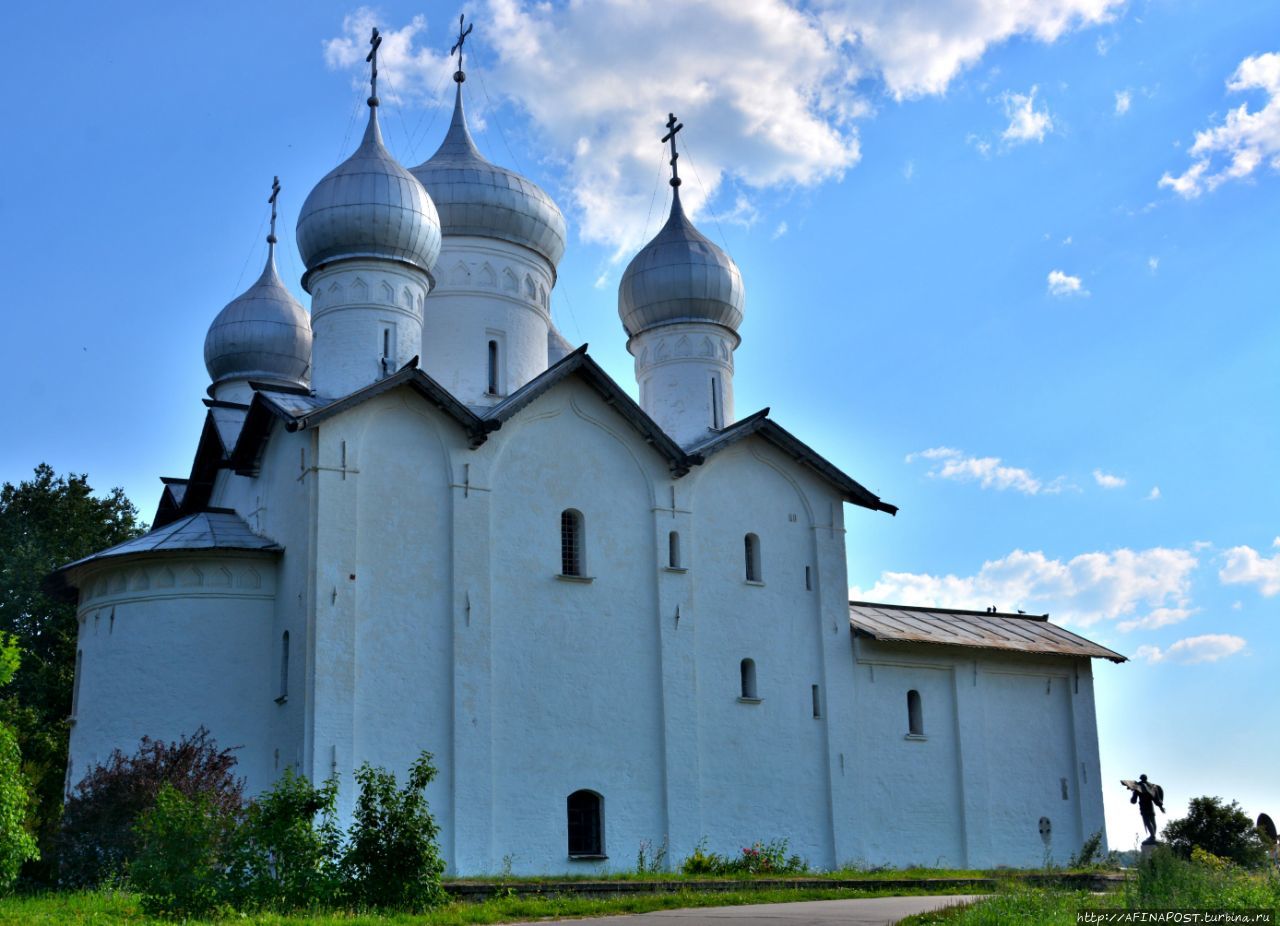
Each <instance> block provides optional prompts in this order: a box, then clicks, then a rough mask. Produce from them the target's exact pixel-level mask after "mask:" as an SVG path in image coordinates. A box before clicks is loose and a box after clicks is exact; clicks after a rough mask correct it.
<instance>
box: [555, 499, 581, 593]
mask: <svg viewBox="0 0 1280 926" xmlns="http://www.w3.org/2000/svg"><path fill="white" fill-rule="evenodd" d="M583 560H584V557H583V527H582V512H581V511H575V510H574V509H572V508H566V509H565V510H564V511H562V512H560V574H561V575H566V576H582V575H586V570H585V563H584V562H583Z"/></svg>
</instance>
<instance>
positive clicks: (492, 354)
mask: <svg viewBox="0 0 1280 926" xmlns="http://www.w3.org/2000/svg"><path fill="white" fill-rule="evenodd" d="M498 386H499V383H498V342H497V341H490V342H489V395H498V394H499V393H498Z"/></svg>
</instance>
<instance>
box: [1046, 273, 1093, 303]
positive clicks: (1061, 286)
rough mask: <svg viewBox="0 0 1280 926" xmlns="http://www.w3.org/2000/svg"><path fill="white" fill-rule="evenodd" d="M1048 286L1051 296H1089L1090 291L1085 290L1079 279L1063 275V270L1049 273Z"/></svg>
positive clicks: (1066, 274) (1067, 274)
mask: <svg viewBox="0 0 1280 926" xmlns="http://www.w3.org/2000/svg"><path fill="white" fill-rule="evenodd" d="M1048 284H1049V295H1050V296H1059V297H1060V296H1087V295H1089V291H1088V290H1087V289H1085V288H1084V285H1083V283H1082V282H1081V280H1080V278H1079V277H1073V276H1071V275H1070V274H1069V273H1063V272H1062V271H1061V270H1050V271H1049V277H1048Z"/></svg>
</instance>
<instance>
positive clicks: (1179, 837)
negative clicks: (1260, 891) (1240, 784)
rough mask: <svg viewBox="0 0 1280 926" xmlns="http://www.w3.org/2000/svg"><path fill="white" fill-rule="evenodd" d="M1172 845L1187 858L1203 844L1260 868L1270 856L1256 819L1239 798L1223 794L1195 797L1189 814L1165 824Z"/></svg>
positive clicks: (1207, 848) (1166, 838)
mask: <svg viewBox="0 0 1280 926" xmlns="http://www.w3.org/2000/svg"><path fill="white" fill-rule="evenodd" d="M1163 835H1164V838H1165V841H1166V842H1168V843H1169V848H1170V849H1172V850H1173V851H1174V852H1176V853H1177V854H1178V855H1179V856H1181V857H1182V858H1184V859H1189V858H1191V850H1192V849H1194V848H1195V847H1197V846H1199V847H1200V848H1201V849H1203V850H1205V851H1206V852H1210V853H1212V854H1214V855H1216V856H1218V858H1222V859H1227V860H1228V861H1231V862H1235V863H1236V864H1237V865H1243V866H1245V867H1246V868H1256V867H1258V866H1259V865H1262V864H1263V863H1264V862H1266V860H1267V849H1266V846H1264V845H1263V844H1262V839H1261V837H1260V836H1259V835H1258V831H1257V829H1255V828H1254V825H1253V820H1251V819H1249V817H1248V815H1247V814H1246V813H1245V812H1244V811H1243V810H1241V809H1240V805H1239V804H1237V803H1236V802H1235V801H1232V802H1231V803H1230V804H1227V803H1226V802H1225V801H1224V800H1223V799H1222V798H1220V797H1196V798H1192V800H1191V806H1190V807H1189V808H1188V811H1187V815H1186V816H1185V817H1183V818H1181V819H1179V820H1171V821H1170V822H1169V823H1167V824H1166V825H1165V828H1164V834H1163Z"/></svg>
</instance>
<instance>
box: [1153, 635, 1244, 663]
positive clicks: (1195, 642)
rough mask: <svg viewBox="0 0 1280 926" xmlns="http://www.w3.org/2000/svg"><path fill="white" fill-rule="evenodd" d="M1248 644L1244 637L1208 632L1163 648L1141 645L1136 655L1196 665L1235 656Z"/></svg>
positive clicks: (1158, 660) (1154, 659) (1159, 660)
mask: <svg viewBox="0 0 1280 926" xmlns="http://www.w3.org/2000/svg"><path fill="white" fill-rule="evenodd" d="M1246 646H1248V641H1247V640H1245V639H1244V638H1243V637H1236V636H1232V635H1231V634H1229V633H1206V634H1204V635H1202V636H1199V637H1186V638H1185V639H1182V640H1179V641H1178V642H1176V643H1174V644H1171V645H1170V646H1169V648H1168V649H1164V650H1162V649H1161V648H1160V647H1158V646H1139V647H1138V649H1137V650H1136V651H1135V652H1134V654H1133V655H1134V657H1135V658H1137V659H1142V660H1145V661H1147V662H1177V663H1181V664H1183V665H1194V664H1195V663H1197V662H1217V661H1218V660H1219V659H1226V658H1227V657H1228V656H1234V655H1235V654H1236V653H1238V652H1240V651H1241V650H1242V649H1244V648H1245V647H1246Z"/></svg>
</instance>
